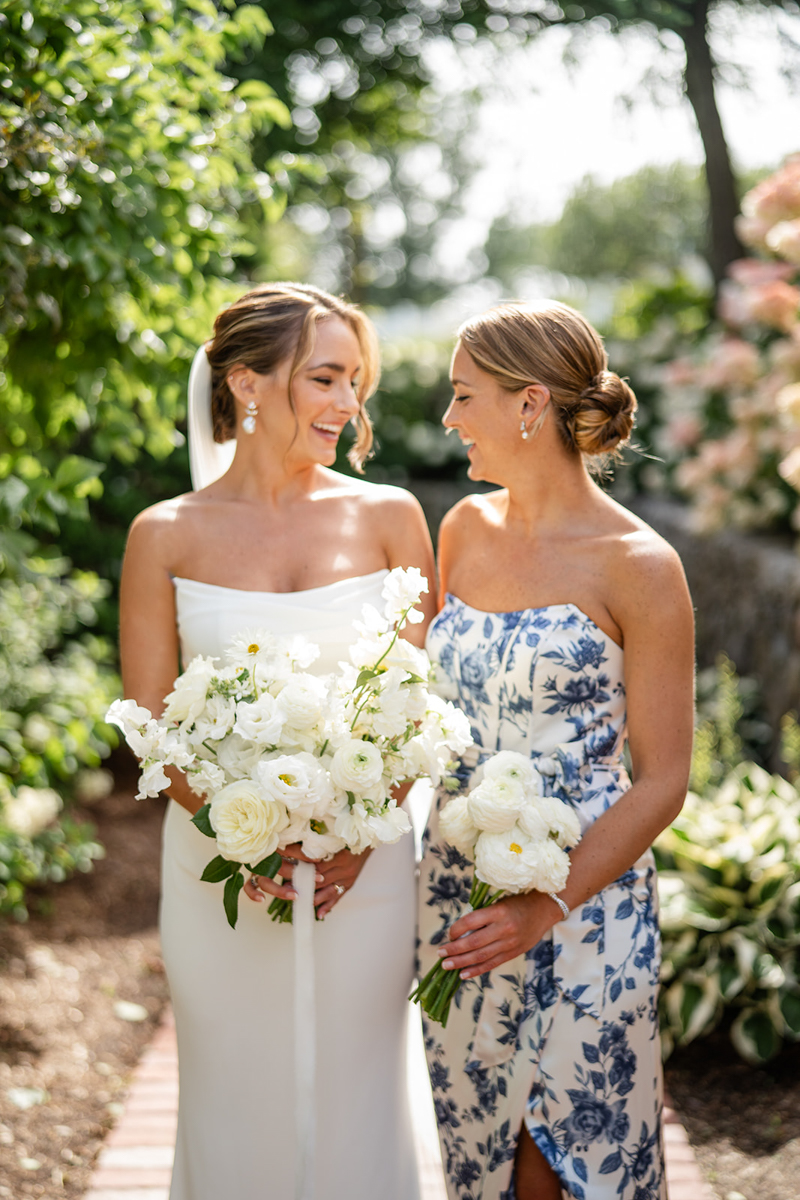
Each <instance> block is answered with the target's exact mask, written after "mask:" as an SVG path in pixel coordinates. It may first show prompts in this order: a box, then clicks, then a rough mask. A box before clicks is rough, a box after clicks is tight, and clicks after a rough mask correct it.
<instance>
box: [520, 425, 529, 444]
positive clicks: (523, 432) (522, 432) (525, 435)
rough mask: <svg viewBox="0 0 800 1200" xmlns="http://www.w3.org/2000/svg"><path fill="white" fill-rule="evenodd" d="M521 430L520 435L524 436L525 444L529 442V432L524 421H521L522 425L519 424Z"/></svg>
mask: <svg viewBox="0 0 800 1200" xmlns="http://www.w3.org/2000/svg"><path fill="white" fill-rule="evenodd" d="M519 429H520V433H521V434H522V440H523V442H527V440H528V431H527V429H526V428H525V422H524V421H520V423H519Z"/></svg>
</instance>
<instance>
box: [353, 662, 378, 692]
mask: <svg viewBox="0 0 800 1200" xmlns="http://www.w3.org/2000/svg"><path fill="white" fill-rule="evenodd" d="M379 674H380V672H379V671H376V670H375V669H374V668H373V667H364V669H363V671H359V673H358V679H357V680H356V687H357V688H360V687H363V686H364V684H365V683H369V681H370V679H375V678H376V676H378V675H379Z"/></svg>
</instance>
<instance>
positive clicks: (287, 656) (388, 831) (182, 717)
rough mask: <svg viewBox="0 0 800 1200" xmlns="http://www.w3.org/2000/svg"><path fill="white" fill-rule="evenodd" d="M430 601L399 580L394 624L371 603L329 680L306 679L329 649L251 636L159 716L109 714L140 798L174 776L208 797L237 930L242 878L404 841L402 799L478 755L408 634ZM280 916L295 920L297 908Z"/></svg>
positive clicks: (207, 817) (238, 640) (279, 906)
mask: <svg viewBox="0 0 800 1200" xmlns="http://www.w3.org/2000/svg"><path fill="white" fill-rule="evenodd" d="M427 590H428V585H427V581H426V580H425V578H424V577H423V576H422V575H421V574H420V572H419V571H418V570H417V569H416V568H412V569H411V570H403V569H402V568H399V567H398V568H396V569H395V570H393V571H391V572H390V573H389V575H388V576H387V579H386V581H385V583H384V587H383V598H384V600H385V606H384V611H383V613H380V612H378V610H377V609H375V608H374V607H373V606H372V605H364V608H363V610H362V619H361V621H357V622H355V623H354V627H355V630H356V633H357V634H358V635H359V636H358V638H357V640H356V641H355V642H354V644H353V645H352V646H351V648H350V661H349V662H348V663H340V664H339V671H338V672H337V673H335V674H334V675H332V676H329V677H327V678H323V677H320V676H316V675H311V674H309V673H308V671H307V668H308V667H309V666H311V664H312V663H313V662H314V660H315V659H316V658H317V657H318V656H319V648H318V647H317V646H315V645H313V644H312V643H310V642H308V641H307V640H306V639H305V638H302V637H295V638H277V637H274V636H272V635H270V634H269V633H265V632H263V631H248V632H244V633H242V634H240V635H238V636H237V637H235V638H234V639H233V641H232V642H231V644H230V646H229V647H228V648H227V650H226V653H225V657H224V662H223V664H222V665H221V666H220V665H218V663H217V660H216V659H213V658H208V657H203V656H202V655H198V657H197V658H195V659H193V660H192V662H191V663H190V664H189V666H188V667H187V669H186V671H184V673H183V674H182V675H180V676H179V677H178V679H176V681H175V684H174V691H172V692H171V693H170V694H169V695H168V696H167V697H166V700H165V706H164V712H163V714H162V716H161V717H160V718H158V719H156V718H154V717H153V716H152V714H151V713H150V712H149V711H148V710H147V709H146V708H142V707H141V706H140V705H138V704H136V702H135V701H133V700H117V701H115V702H114V704H112V705H111V708H110V709H109V711H108V713H107V720H108V721H109V722H111V723H112V724H114V725H117V726H118V727H119V728H120V729H121V730H122V732H123V734H124V736H125V739H126V741H127V742H128V745H129V746H130V747H131V749H132V750H133V752H134V754H136V755H137V757H138V758H139V759H140V762H141V767H142V770H141V774H140V777H139V791H138V793H137V797H136V798H137V800H141V799H143V798H144V797H146V796H157V795H158V793H159V792H160V791H162V790H163V789H164V788H166V787H168V786H169V782H170V781H169V778H168V777H167V775H166V773H165V767H167V766H174V767H178V768H180V770H182V771H184V772H185V773H186V776H187V778H188V780H189V785H190V787H191V789H192V791H193V792H195V793H197V794H198V795H201V796H204V797H206V798H207V803H206V804H204V805H203V807H202V808H201V809H200V810H199V811H198V812H197V813H196V814H195V816H194V817H193V818H192V820H193V822H194V824H195V825H196V826H197V828H198V829H199V830H200V831H201V832H202V833H204V834H206V835H207V836H208V837H210V838H214V839H215V840H216V844H217V851H218V853H217V855H216V857H215V858H213V859H212V860H211V862H209V863H208V865H207V866H206V868H205V870H204V871H203V874H202V876H201V878H202V879H203V880H205V881H207V882H211V883H218V882H223V881H224V882H225V889H224V896H223V900H224V906H225V913H226V915H227V918H228V922H229V923H230V925H231V926H235V925H236V919H237V915H238V902H239V892H240V891H241V889H242V887H243V885H244V877H243V875H242V867H245V868H246V869H247V870H248V871H252V872H253V873H254V874H256V875H264V876H269V877H270V878H273V877H274V876H275V875H276V874H277V873H278V871H279V870H280V866H281V863H282V859H281V856H280V854H279V853H278V851H279V850H283V849H285V848H286V847H287V846H290V845H294V844H297V843H300V844H301V845H302V848H303V853H304V854H306V855H307V856H308V857H309V858H313V859H317V860H319V859H325V858H330V857H332V856H333V855H334V854H336V853H337V851H339V850H343V849H349V850H351V851H352V852H353V853H354V854H361V853H362V852H363V851H364V850H366V849H368V848H369V847H374V846H377V845H379V844H380V843H381V842H395V841H397V840H398V839H399V838H400V837H401V836H402V835H403V834H404V833H406V832H408V831H409V830H410V828H411V825H410V822H409V819H408V816H407V814H406V813H405V812H404V810H403V809H402V808H399V807H398V806H397V802H396V801H395V800H394V799H393V797H392V795H391V791H392V789H393V788H395V787H396V786H397V785H398V784H400V783H404V782H406V781H407V780H411V779H416V778H417V777H418V776H420V775H423V774H424V775H431V777H432V778H433V779H434V781H435V782H438V781H439V780H440V779H441V778H442V777H443V776H444V775H445V773H446V772H447V770H448V768H449V764H450V763H451V760H452V759H454V758H456V757H458V755H460V754H462V753H463V751H464V750H465V749H466V747H467V746H468V745H470V744H471V741H472V738H471V736H470V732H469V723H468V721H467V719H466V717H465V716H464V714H463V713H462V712H461V711H460V710H459V709H457V708H455V707H454V706H453V705H452V704H449V703H447V702H446V701H443V700H441V699H440V698H439V697H438V696H436V695H434V694H433V693H432V692H431V691H429V684H430V679H431V665H430V662H429V660H428V656H427V655H426V653H425V651H424V650H419V649H417V647H416V646H412V645H411V643H410V642H407V641H405V640H404V639H402V638H399V636H398V635H399V633H400V631H401V630H402V629H403V628H404V627H405V625H406V624H407V623H409V622H410V623H416V622H417V621H421V620H422V613H421V612H420V611H419V610H418V609H416V608H415V606H416V604H417V602H418V601H419V598H420V595H421V594H422V592H425V591H427ZM269 911H270V913H271V914H272V918H273V920H281V921H291V919H292V903H291V901H287V900H278V899H274V900H273V901H272V903H271V904H270V907H269Z"/></svg>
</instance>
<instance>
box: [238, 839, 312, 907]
mask: <svg viewBox="0 0 800 1200" xmlns="http://www.w3.org/2000/svg"><path fill="white" fill-rule="evenodd" d="M279 854H280V856H281V858H282V859H283V865H282V866H281V869H280V871H278V874H277V876H276V878H275V879H270V878H269V876H268V875H251V876H250V878H249V879H248V880H247V882H246V883H245V885H244V892H245V895H246V896H249V898H250V899H251V900H263V899H264V893H266V894H267V895H268V896H277V897H278V899H279V900H296V899H297V892H296V891H295V890H294V888H293V887H292V871H293V870H294V865H295V863H296V862H307V863H314V859H313V858H307V857H306V855H305V854H303V848H302V846H300V845H299V843H298V845H296V846H287V847H286V849H285V850H280V851H279ZM334 861H335V860H334V859H331V862H334ZM314 865H315V866H318V865H319V866H321V864H317V863H314ZM325 865H326V866H327V865H328V864H327V863H326V864H325ZM278 878H280V879H281V880H282V882H281V883H279V882H278ZM322 880H323V877H322V875H321V874H320V872H319V870H318V871H317V874H316V883H317V885H319V884H320V883H322ZM314 903H315V904H316V903H317V900H316V898H315V900H314Z"/></svg>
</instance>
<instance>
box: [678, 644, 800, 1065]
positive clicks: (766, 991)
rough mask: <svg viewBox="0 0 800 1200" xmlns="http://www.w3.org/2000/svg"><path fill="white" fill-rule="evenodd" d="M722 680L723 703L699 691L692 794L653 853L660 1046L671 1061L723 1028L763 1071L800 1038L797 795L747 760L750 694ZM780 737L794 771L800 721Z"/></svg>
mask: <svg viewBox="0 0 800 1200" xmlns="http://www.w3.org/2000/svg"><path fill="white" fill-rule="evenodd" d="M716 676H717V688H716V689H715V693H714V692H712V691H711V689H710V688H709V686H708V683H709V681H708V679H706V680H704V681H703V683H704V687H703V688H702V689H701V690H702V691H703V692H704V695H703V696H702V704H701V706H700V708H701V719H700V723H699V726H698V733H697V737H696V742H695V754H694V760H693V770H692V778H691V788H692V790H691V791H690V792H689V794H688V796H687V799H686V804H685V806H684V808H683V811H682V812H681V814H680V816H679V817H678V819H677V820H676V821H675V822H673V824H672V825H671V827H670V828H669V829H667V830H665V831H664V833H663V834H662V835H661V836H660V837H659V838H658V840H657V842H656V846H655V851H656V859H657V862H658V866H659V898H660V902H661V928H662V936H663V949H664V958H663V967H662V984H663V987H662V994H661V1025H662V1030H661V1036H662V1043H663V1047H664V1053H665V1056H666V1055H669V1054H670V1053H671V1052H672V1050H673V1048H674V1047H675V1046H676V1045H681V1046H685V1045H687V1044H688V1043H690V1042H692V1041H694V1040H695V1039H696V1038H698V1037H702V1036H703V1035H705V1034H708V1033H710V1032H711V1031H712V1030H713V1029H715V1028H716V1027H717V1026H718V1025H720V1024H721V1023H723V1022H724V1023H726V1024H729V1026H730V1036H731V1040H732V1042H733V1044H734V1046H735V1047H736V1049H737V1051H738V1052H739V1054H740V1055H741V1056H742V1057H743V1058H745V1059H746V1060H747V1061H749V1062H753V1063H760V1062H765V1061H767V1060H768V1059H770V1058H772V1057H773V1056H774V1055H775V1054H777V1053H778V1051H779V1050H780V1047H781V1045H782V1043H783V1040H784V1039H789V1040H797V1039H800V795H798V791H797V789H796V787H795V786H794V785H793V783H790V782H788V781H787V780H786V779H784V778H782V777H781V776H780V775H771V774H770V773H769V772H768V771H767V770H765V769H764V767H763V766H761V765H759V764H758V763H755V762H752V761H748V760H743V759H742V755H743V753H744V752H745V750H744V748H745V746H746V745H747V743H746V742H745V741H744V740H743V734H744V736H745V737H746V736H747V732H748V731H751V732H752V730H753V728H756V730H758V722H753V720H752V719H750V720H748V717H747V709H748V707H750V706H751V704H752V697H750V696H749V692H750V691H751V689H748V688H747V687H745V688H741V689H740V687H739V681H738V680H737V679H736V677H735V675H734V673H733V671H732V668H731V664H730V663H729V662H727V660H726V661H724V662H722V663H721V664H719V666H718V667H717V670H716ZM748 700H749V701H750V704H748ZM783 735H784V758H785V759H787V760H790V766H793V767H794V770H795V772H796V768H797V766H798V765H799V760H800V727H798V724H797V719H796V717H794V716H793V715H792V714H790V715H789V716H788V717H787V718H786V719H785V720H784V728H783ZM751 745H752V743H751ZM792 773H793V772H792V771H790V774H792Z"/></svg>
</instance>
